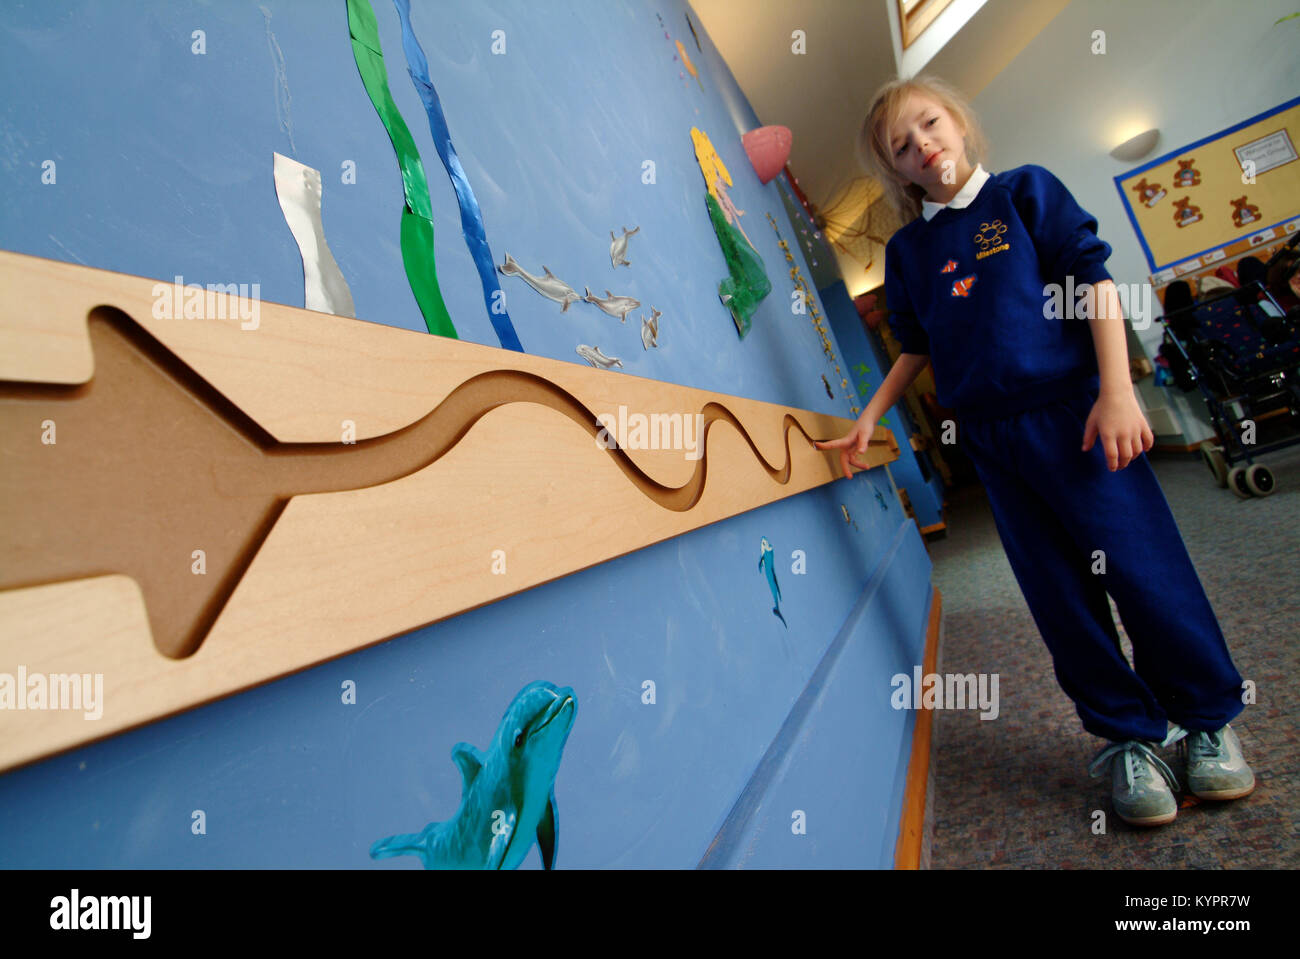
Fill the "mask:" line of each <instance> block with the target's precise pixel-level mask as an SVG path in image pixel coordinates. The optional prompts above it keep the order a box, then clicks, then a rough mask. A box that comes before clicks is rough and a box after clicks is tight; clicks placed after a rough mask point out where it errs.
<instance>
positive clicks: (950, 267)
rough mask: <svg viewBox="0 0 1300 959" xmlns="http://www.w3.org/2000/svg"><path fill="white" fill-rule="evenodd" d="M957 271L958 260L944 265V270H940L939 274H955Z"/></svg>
mask: <svg viewBox="0 0 1300 959" xmlns="http://www.w3.org/2000/svg"><path fill="white" fill-rule="evenodd" d="M956 269H957V261H956V260H949V261H948V262H947V263H945V264H944V265H943V269H942V270H940V271H939V272H940V273H951V272H953V271H954V270H956Z"/></svg>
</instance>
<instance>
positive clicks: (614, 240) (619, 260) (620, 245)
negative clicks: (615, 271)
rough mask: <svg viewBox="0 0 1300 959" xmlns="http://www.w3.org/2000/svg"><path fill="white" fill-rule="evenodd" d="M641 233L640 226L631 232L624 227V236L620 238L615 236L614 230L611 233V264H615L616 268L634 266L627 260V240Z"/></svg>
mask: <svg viewBox="0 0 1300 959" xmlns="http://www.w3.org/2000/svg"><path fill="white" fill-rule="evenodd" d="M640 231H641V228H640V227H639V226H637V227H633V228H632V229H631V230H628V228H627V227H623V235H622V236H619V237H616V236H614V231H613V230H610V231H609V238H610V241H611V242H610V244H609V259H610V262H611V263H613V264H614V266H615V268H617V267H619V266H631V265H632V261H631V260H629V259H628V258H627V238H628V237H629V236H632V235H633V234H634V233H639V232H640Z"/></svg>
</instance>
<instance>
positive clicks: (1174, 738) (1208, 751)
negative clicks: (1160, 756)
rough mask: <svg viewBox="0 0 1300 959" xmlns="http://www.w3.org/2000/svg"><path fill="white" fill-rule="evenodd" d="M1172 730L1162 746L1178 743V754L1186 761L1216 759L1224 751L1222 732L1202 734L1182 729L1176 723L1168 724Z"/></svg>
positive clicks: (1219, 730) (1197, 731)
mask: <svg viewBox="0 0 1300 959" xmlns="http://www.w3.org/2000/svg"><path fill="white" fill-rule="evenodd" d="M1169 725H1170V726H1171V727H1172V728H1171V729H1170V730H1169V735H1168V736H1167V737H1166V738H1165V741H1164V742H1163V743H1161V745H1162V746H1169V745H1172V744H1173V743H1179V747H1178V750H1179V754H1180V755H1181V756H1182V757H1183V758H1184V759H1188V760H1202V759H1210V760H1214V759H1218V758H1219V757H1220V756H1221V754H1222V753H1223V750H1224V741H1223V730H1222V729H1218V730H1215V731H1214V732H1203V731H1200V730H1190V729H1183V728H1182V727H1181V726H1179V725H1178V724H1177V723H1170V724H1169Z"/></svg>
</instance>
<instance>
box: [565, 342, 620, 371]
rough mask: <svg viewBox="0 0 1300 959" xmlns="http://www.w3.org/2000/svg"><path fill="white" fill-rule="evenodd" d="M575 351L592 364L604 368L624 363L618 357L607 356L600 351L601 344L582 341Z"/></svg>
mask: <svg viewBox="0 0 1300 959" xmlns="http://www.w3.org/2000/svg"><path fill="white" fill-rule="evenodd" d="M575 352H576V353H577V354H578V355H579V356H581V357H582V358H583V359H584V360H586V361H587V362H588V363H590V364H591V365H592V366H595V367H599V368H600V369H602V370H607V369H609V368H610V367H612V366H622V365H623V361H622V360H620V359H618V358H617V357H613V356H606V355H605V354H604V353H602V352H600V347H599V346H588V345H587V344H586V343H581V344H579V346H578V349H577V350H576V351H575Z"/></svg>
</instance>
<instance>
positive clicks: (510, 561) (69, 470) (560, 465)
mask: <svg viewBox="0 0 1300 959" xmlns="http://www.w3.org/2000/svg"><path fill="white" fill-rule="evenodd" d="M156 290H157V286H156V284H155V283H154V281H151V280H146V279H141V278H136V277H127V276H123V275H120V274H113V273H107V272H104V271H99V270H92V269H88V268H85V267H78V266H71V265H68V264H62V263H56V262H54V261H49V260H40V259H36V258H32V257H25V256H20V255H18V254H12V253H5V252H3V251H0V454H2V455H3V460H4V463H5V469H4V470H3V472H0V672H9V673H13V672H14V671H15V670H16V669H17V667H18V666H23V667H24V668H25V670H26V671H27V673H28V674H31V673H37V672H39V673H43V674H45V675H52V674H78V675H80V674H97V673H102V674H103V682H104V713H103V718H102V719H99V720H86V719H84V718H83V716H82V715H81V714H80V713H76V712H71V711H68V710H48V709H47V710H29V711H9V710H4V711H0V769H4V768H8V767H11V766H14V765H17V764H19V763H23V762H29V761H31V760H33V759H36V758H39V757H41V756H44V755H48V754H50V753H51V752H55V751H58V750H61V749H66V748H69V747H71V746H74V745H77V744H79V743H82V742H86V741H89V740H91V739H95V738H100V737H102V736H103V735H107V734H110V733H112V732H117V731H120V730H122V729H126V728H130V727H131V726H135V725H139V724H140V723H142V722H147V721H150V720H152V719H156V718H159V717H161V716H164V715H168V714H170V713H174V712H176V711H178V710H181V709H185V708H189V707H191V706H194V705H197V704H199V703H201V702H206V701H210V700H212V699H215V698H218V697H220V696H224V695H228V694H230V693H232V692H235V691H238V690H239V689H243V688H247V687H248V686H251V685H254V684H256V683H259V682H264V681H267V680H269V679H272V678H275V677H276V676H280V675H283V674H285V673H287V672H291V671H294V670H297V669H302V668H305V667H307V666H310V665H313V664H315V663H319V662H321V661H323V660H325V659H328V658H331V657H334V656H338V655H342V654H344V653H347V652H350V651H352V650H355V649H359V648H361V647H363V646H366V645H370V644H372V643H375V642H378V641H381V640H383V639H386V638H389V637H391V636H394V635H397V634H399V633H401V632H404V631H407V630H410V629H414V628H418V627H420V626H423V625H426V624H428V623H431V622H435V621H437V620H439V619H442V618H445V617H446V616H450V615H454V614H456V613H458V612H463V611H465V610H468V609H472V608H475V607H476V606H479V605H483V604H484V603H487V602H492V601H494V600H496V599H500V598H502V597H504V596H508V595H511V594H513V593H515V592H518V591H520V590H522V589H526V588H530V587H531V586H535V585H538V584H539V583H542V582H546V581H548V580H552V579H555V578H557V577H559V576H563V575H566V574H568V573H570V572H574V571H577V570H579V569H583V568H586V567H588V566H590V565H593V564H595V563H597V562H602V561H604V560H607V559H611V558H613V557H615V556H618V555H621V554H623V553H626V552H629V551H631V550H635V549H639V548H642V547H644V546H647V545H650V544H651V543H654V542H658V541H660V540H663V539H665V538H668V537H670V536H675V535H680V534H681V533H683V532H686V531H688V530H690V529H693V528H697V527H699V526H703V525H706V524H708V523H711V522H716V521H717V520H719V519H722V518H725V517H727V516H731V515H735V514H736V513H739V512H743V511H745V510H748V509H753V508H755V507H757V506H760V505H763V504H764V503H767V502H771V501H774V500H776V499H780V498H782V497H784V496H789V495H792V494H794V493H797V492H800V491H802V490H805V489H809V488H811V487H813V486H817V485H820V484H821V483H825V482H828V481H830V480H832V479H834V478H835V477H836V476H837V475H838V472H837V469H838V464H837V460H836V458H835V457H832V456H831V455H830V454H827V453H823V452H820V451H818V450H816V449H815V448H814V447H813V446H812V440H813V439H814V438H827V437H832V436H838V435H842V434H843V432H844V431H845V430H846V429H847V427H848V426H849V421H847V420H844V419H841V418H838V417H831V416H827V415H825V414H818V413H813V412H810V411H807V410H795V409H790V408H786V407H780V406H775V405H772V404H766V403H759V402H756V401H753V400H747V399H744V398H741V397H730V396H725V395H721V394H715V393H709V392H706V391H702V390H695V389H690V388H686V387H680V386H676V385H673V384H669V383H660V382H656V381H653V380H647V379H642V378H637V377H633V376H628V375H626V374H622V373H613V372H609V371H604V370H595V369H591V368H589V367H584V366H579V365H577V364H572V363H562V362H559V361H556V360H550V359H546V358H543V357H532V356H527V355H525V354H520V353H518V352H515V351H506V350H500V349H495V348H492V347H485V346H480V345H477V344H473V343H466V342H464V341H459V340H450V339H446V338H442V337H433V336H429V335H427V334H417V333H411V332H409V331H405V330H398V329H393V328H390V327H386V326H378V325H375V324H369V323H365V322H363V321H356V320H350V319H343V318H339V317H334V316H330V315H327V314H319V313H312V312H309V311H306V310H300V309H295V308H292V307H285V306H280V305H277V304H269V303H262V304H259V312H260V318H259V322H258V325H257V328H256V329H255V330H249V329H241V327H240V320H239V319H238V317H240V316H241V315H247V313H246V312H245V313H243V314H241V313H240V312H239V308H240V307H241V306H242V307H244V308H245V309H247V308H248V306H249V304H247V303H240V302H239V301H237V299H236V298H231V300H230V303H228V304H227V307H228V308H227V309H225V311H224V315H225V316H226V317H232V318H233V319H218V318H213V319H204V320H194V319H191V320H185V319H159V318H157V317H155V316H154V315H153V314H154V311H153V309H152V305H153V303H154V302H155V292H156ZM619 405H623V406H626V407H627V408H628V409H630V410H634V411H644V412H647V413H648V412H651V411H654V412H667V413H673V412H675V413H678V414H680V415H681V416H694V415H695V414H696V413H699V414H701V415H702V417H703V429H702V430H701V432H700V435H699V436H698V442H699V447H698V449H699V453H698V454H697V458H694V459H692V458H690V457H688V456H687V454H686V452H685V451H682V450H676V451H674V450H641V449H620V448H618V447H617V446H615V447H613V448H610V449H604V448H602V447H601V444H599V443H597V442H596V441H595V440H596V438H597V437H598V436H599V435H600V433H601V423H600V422H599V421H598V419H597V417H598V416H599V415H601V414H602V413H604V414H613V413H614V411H616V410H617V408H618V406H619ZM344 421H348V422H351V423H354V424H355V427H356V435H357V440H356V442H355V443H354V444H345V443H343V442H341V441H340V440H341V432H340V426H341V424H342V423H343V422H344ZM718 421H723V422H725V423H727V424H728V425H729V426H730V427H731V429H724V430H722V431H721V432H719V431H717V430H714V429H713V426H714V424H715V423H717V422H718ZM51 425H52V426H53V437H54V438H55V442H54V443H52V444H51V443H48V442H42V438H43V437H44V438H47V439H48V437H49V436H50V432H51V431H50V430H49V429H48V427H49V426H51ZM575 426H576V427H577V428H576V429H575ZM791 431H798V432H799V433H800V434H801V435H802V436H803V438H804V439H803V440H802V441H799V442H796V443H795V444H793V446H792V444H791V441H790V433H791ZM777 437H779V446H778V445H777V442H776V440H777ZM877 438H878V439H879V440H883V441H885V443H884V444H882V446H881V447H879V448H877V447H875V446H873V448H872V451H871V454H870V455H869V457H868V459H869V461H871V462H873V465H875V464H878V463H881V462H887V461H889V460H891V459H894V458H896V457H897V455H898V450H897V446H896V445H895V444H894V442H893V437H892V435H891V434H890V433H889V431H888V430H884V429H883V428H882V429H880V430H878V434H877ZM778 451H779V454H780V455H779V456H778ZM774 464H779V465H774ZM710 467H712V468H710ZM710 476H712V477H713V479H712V480H710V479H709V477H710ZM592 517H603V518H606V519H608V520H609V522H605V523H593V522H592ZM196 550H202V555H203V566H202V569H201V571H200V570H199V568H198V567H196V560H195V556H196V555H197V554H196V553H195V551H196ZM502 566H504V570H503V569H502V568H501V567H502Z"/></svg>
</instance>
